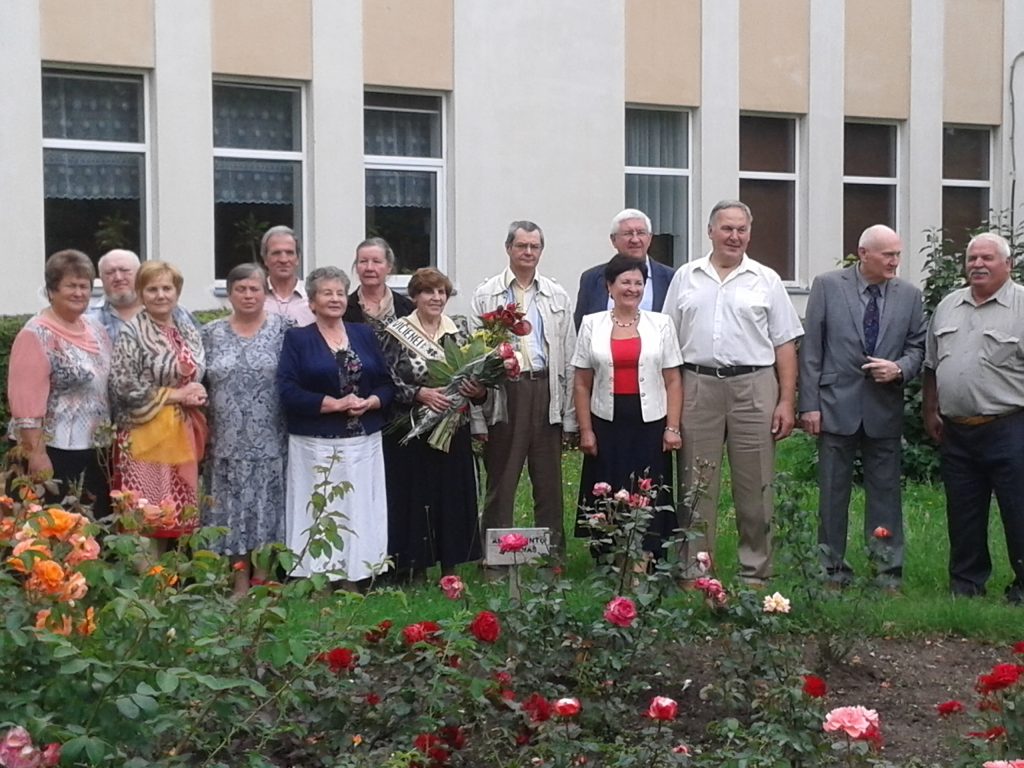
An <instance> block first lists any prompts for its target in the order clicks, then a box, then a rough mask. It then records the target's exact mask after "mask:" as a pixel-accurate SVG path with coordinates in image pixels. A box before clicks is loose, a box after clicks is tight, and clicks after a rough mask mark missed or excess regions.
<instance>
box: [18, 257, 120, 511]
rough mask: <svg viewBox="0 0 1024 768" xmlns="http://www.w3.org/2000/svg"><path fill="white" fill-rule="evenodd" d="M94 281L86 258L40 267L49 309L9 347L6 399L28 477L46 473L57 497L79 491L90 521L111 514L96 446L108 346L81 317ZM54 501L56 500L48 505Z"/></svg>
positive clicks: (104, 417)
mask: <svg viewBox="0 0 1024 768" xmlns="http://www.w3.org/2000/svg"><path fill="white" fill-rule="evenodd" d="M95 277H96V270H95V269H94V268H93V265H92V262H91V261H90V260H89V257H88V256H86V255H85V254H84V253H82V252H80V251H72V250H67V251H58V252H57V253H55V254H53V255H52V256H50V258H49V259H47V260H46V269H45V280H46V293H47V296H48V298H49V300H50V306H49V307H48V308H46V309H44V310H43V311H42V312H40V313H39V314H38V315H36V316H35V317H33V318H32V319H31V320H29V321H28V322H27V323H26V324H25V327H24V328H22V329H21V330H20V331H19V332H18V335H17V337H16V338H15V340H14V345H13V346H12V348H11V359H10V375H9V376H8V381H7V397H8V399H9V401H10V404H11V414H12V416H13V417H14V419H13V422H12V427H13V430H14V433H15V437H16V438H17V440H18V443H19V445H20V446H21V448H22V450H23V451H24V452H25V455H26V458H27V461H28V469H29V471H30V472H42V471H47V470H52V471H53V477H54V479H56V480H58V481H59V482H60V483H61V486H60V494H59V496H60V497H63V495H64V494H66V493H67V492H68V491H69V490H70V489H72V488H74V487H77V486H79V485H81V488H82V490H83V501H85V502H86V503H91V504H92V505H93V512H94V514H95V515H96V516H97V517H102V516H103V515H105V514H106V513H107V512H108V511H109V508H110V495H109V490H108V487H107V473H106V468H105V467H103V466H101V463H100V458H99V454H98V453H97V445H102V444H103V442H104V436H105V435H104V433H105V432H106V429H105V428H106V426H107V425H108V424H109V421H110V409H109V405H108V402H107V377H108V375H109V373H110V351H111V350H110V339H109V338H108V337H107V334H106V332H105V331H104V330H103V326H102V325H100V324H99V323H98V322H97V321H96V320H94V319H93V318H91V317H87V316H86V315H85V311H86V309H87V308H88V306H89V297H90V295H91V293H92V281H93V279H94V278H95ZM52 500H53V501H57V500H59V498H57V499H52Z"/></svg>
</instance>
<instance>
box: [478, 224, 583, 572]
mask: <svg viewBox="0 0 1024 768" xmlns="http://www.w3.org/2000/svg"><path fill="white" fill-rule="evenodd" d="M543 250H544V232H543V231H542V230H541V228H540V227H538V226H537V225H536V224H534V223H533V222H532V221H513V222H512V223H511V224H510V225H509V228H508V236H507V237H506V238H505V252H506V253H507V254H508V266H507V267H506V268H505V269H504V270H502V271H501V272H500V273H499V274H497V275H495V276H494V277H491V278H489V279H487V280H484V282H482V283H481V284H480V285H478V286H477V287H476V290H475V291H474V292H473V312H474V313H475V314H477V315H480V314H483V313H485V312H491V311H493V310H495V309H497V308H498V307H503V306H506V305H508V304H515V305H516V306H517V307H518V309H519V310H520V311H522V312H524V313H525V316H526V319H527V320H529V321H530V325H531V327H532V329H531V333H529V334H527V335H526V336H517V337H515V339H514V342H515V344H516V351H517V352H518V353H519V354H520V357H521V359H522V369H523V373H522V376H521V377H520V378H519V380H518V381H510V382H506V383H505V384H503V385H502V386H501V387H500V388H499V389H497V390H495V391H491V392H490V393H489V394H488V397H487V402H486V403H485V404H484V405H483V407H482V408H474V409H473V410H474V413H473V426H472V431H473V434H474V435H476V436H478V437H481V438H483V439H485V440H486V441H487V442H486V448H485V450H484V465H485V466H486V468H487V496H486V499H485V501H484V511H483V518H482V520H481V523H480V527H481V529H482V531H481V534H482V535H484V536H486V532H487V529H488V528H508V527H510V526H511V525H512V511H513V508H514V506H515V499H516V487H517V486H518V484H519V476H520V474H521V473H522V471H523V464H524V463H525V464H527V467H528V469H529V472H530V483H531V484H532V486H533V506H534V515H535V518H536V523H537V525H538V526H540V527H545V528H548V529H550V531H551V548H552V552H553V553H555V554H556V556H557V555H559V554H561V552H562V551H563V548H564V538H565V536H564V531H563V527H564V524H563V517H564V515H563V507H562V437H563V435H564V434H574V433H576V432H578V429H577V427H576V409H575V407H574V406H573V399H572V384H573V367H572V365H571V364H570V362H569V361H570V358H571V357H572V353H573V350H574V349H575V347H576V326H575V325H574V324H573V321H572V304H571V302H570V300H569V295H568V294H567V293H566V292H565V289H564V288H562V286H560V285H559V284H558V283H557V282H555V281H554V280H552V279H551V278H548V277H544V276H543V275H541V274H539V273H538V272H537V265H538V263H539V262H540V257H541V253H542V252H543Z"/></svg>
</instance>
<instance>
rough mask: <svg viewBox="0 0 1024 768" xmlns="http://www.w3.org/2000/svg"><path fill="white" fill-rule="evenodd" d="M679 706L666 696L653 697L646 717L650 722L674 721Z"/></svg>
mask: <svg viewBox="0 0 1024 768" xmlns="http://www.w3.org/2000/svg"><path fill="white" fill-rule="evenodd" d="M678 711H679V705H678V704H676V702H675V700H674V699H670V698H668V697H667V696H655V697H654V698H653V699H651V705H650V706H649V707H648V708H647V716H648V717H649V718H651V720H675V719H676V713H677V712H678Z"/></svg>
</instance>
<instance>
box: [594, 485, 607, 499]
mask: <svg viewBox="0 0 1024 768" xmlns="http://www.w3.org/2000/svg"><path fill="white" fill-rule="evenodd" d="M611 492H612V487H611V486H610V485H608V483H594V490H592V491H591V492H590V493H591V494H592V495H594V496H596V497H597V498H599V499H603V498H604V497H605V496H607V495H608V494H609V493H611Z"/></svg>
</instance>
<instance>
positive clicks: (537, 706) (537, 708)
mask: <svg viewBox="0 0 1024 768" xmlns="http://www.w3.org/2000/svg"><path fill="white" fill-rule="evenodd" d="M522 707H523V711H524V712H526V713H527V714H528V715H529V716H530V720H531V721H533V722H535V723H543V722H544V721H545V720H550V719H551V702H550V701H548V700H547V699H545V698H544V697H543V696H541V695H540V694H539V693H531V694H530V695H529V697H528V698H527V699H525V700H524V701H523V704H522Z"/></svg>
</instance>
